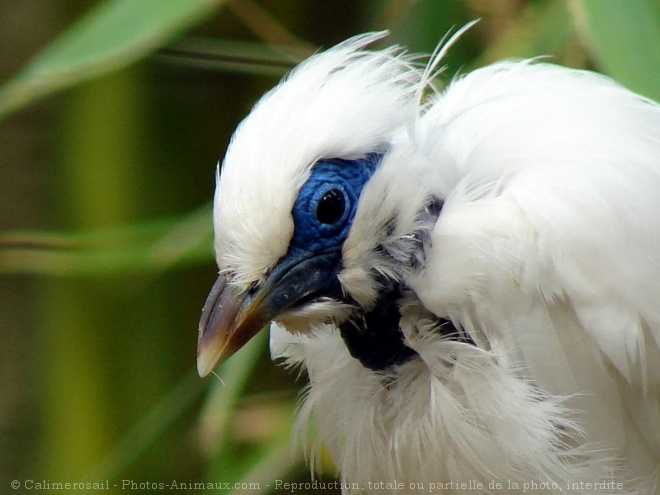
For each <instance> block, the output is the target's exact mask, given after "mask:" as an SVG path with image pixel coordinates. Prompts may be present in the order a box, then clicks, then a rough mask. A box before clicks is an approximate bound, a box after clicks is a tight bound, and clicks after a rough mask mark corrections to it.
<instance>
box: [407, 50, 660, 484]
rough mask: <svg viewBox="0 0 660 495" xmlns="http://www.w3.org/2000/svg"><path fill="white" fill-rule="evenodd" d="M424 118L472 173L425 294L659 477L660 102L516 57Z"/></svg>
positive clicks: (590, 436)
mask: <svg viewBox="0 0 660 495" xmlns="http://www.w3.org/2000/svg"><path fill="white" fill-rule="evenodd" d="M420 127H421V128H422V130H421V133H423V134H424V135H425V137H426V139H427V143H428V147H430V148H433V149H434V156H436V157H439V158H440V160H439V162H438V164H437V165H436V166H439V167H441V168H443V169H447V170H448V171H449V174H448V175H451V176H453V177H456V182H455V183H454V184H452V185H451V186H450V188H451V189H450V191H448V194H449V197H448V198H447V202H446V204H445V208H444V209H443V212H442V214H441V216H440V220H439V222H438V223H437V225H436V228H435V230H434V232H433V249H432V252H431V254H430V259H429V266H428V267H427V271H426V272H425V273H424V275H423V277H422V278H420V279H419V280H417V281H416V285H415V289H416V293H417V294H418V295H419V296H420V298H421V299H422V301H423V302H424V304H425V305H426V306H427V307H428V308H429V309H431V310H432V311H433V312H435V313H436V314H438V315H440V316H450V317H452V318H453V319H454V320H456V321H458V322H461V323H463V324H464V325H465V326H466V327H467V328H468V330H469V331H472V332H474V333H475V334H479V333H485V334H486V337H487V340H488V341H489V342H490V345H491V346H492V348H493V351H494V352H495V354H496V355H499V356H500V357H501V359H503V360H507V361H512V362H513V363H514V364H515V365H516V366H519V367H520V368H521V370H523V373H524V374H527V375H528V376H529V378H530V379H531V380H533V382H534V383H536V384H537V385H538V386H539V387H540V388H541V389H543V390H544V391H546V392H548V393H551V394H555V395H557V396H564V397H566V396H572V398H571V399H570V400H569V402H568V404H569V405H570V407H572V408H574V409H575V410H579V411H582V414H579V415H578V417H577V420H578V421H579V422H580V424H581V425H583V428H584V429H585V435H586V439H587V441H588V442H591V443H592V444H593V445H598V446H599V448H605V449H608V450H609V451H610V452H612V453H613V455H616V456H621V457H623V458H626V459H627V464H628V466H627V468H629V469H630V470H631V471H632V472H637V473H639V475H640V476H644V475H645V476H649V475H653V472H654V470H656V469H657V467H658V463H659V462H660V414H658V411H659V408H660V406H659V400H660V256H659V250H660V107H659V106H658V105H657V104H654V103H652V102H650V101H648V100H645V99H643V98H641V97H637V96H635V95H633V94H632V93H630V92H628V91H626V90H625V89H623V88H621V87H619V86H616V85H615V84H614V83H612V82H610V81H609V80H606V79H604V78H601V77H599V76H597V75H594V74H591V73H587V72H580V71H567V70H565V69H562V68H558V67H554V66H551V65H546V64H529V63H524V62H520V63H510V62H507V63H500V64H496V65H494V66H490V67H488V68H486V69H482V70H479V71H476V72H474V73H472V74H470V75H468V76H466V77H465V78H463V79H461V80H458V81H457V82H455V83H454V84H453V86H452V87H450V88H449V89H448V90H447V91H446V92H445V93H444V94H443V95H441V96H440V98H439V99H438V101H437V103H436V104H435V106H434V107H433V108H432V109H431V110H430V111H429V112H428V113H427V114H426V115H425V116H424V117H423V119H422V121H421V122H420ZM477 336H478V335H477ZM653 459H655V461H654V460H653Z"/></svg>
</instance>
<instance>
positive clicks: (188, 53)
mask: <svg viewBox="0 0 660 495" xmlns="http://www.w3.org/2000/svg"><path fill="white" fill-rule="evenodd" d="M313 53H314V51H313V50H311V49H309V48H308V47H306V46H302V45H300V46H298V45H273V44H266V43H261V42H251V41H235V40H225V39H211V38H185V39H182V40H180V41H178V42H176V43H175V44H173V45H171V46H168V47H166V48H163V49H162V50H160V51H159V52H158V55H159V56H160V58H161V59H162V60H163V61H164V62H166V63H171V64H180V65H185V66H187V67H193V68H198V69H204V70H219V71H228V72H236V73H239V74H259V75H265V76H274V77H278V78H279V77H282V76H283V75H284V74H286V73H287V72H288V71H289V70H291V69H292V68H293V67H294V66H295V65H296V64H298V63H300V62H302V61H303V60H304V59H305V58H307V57H309V56H310V55H312V54H313Z"/></svg>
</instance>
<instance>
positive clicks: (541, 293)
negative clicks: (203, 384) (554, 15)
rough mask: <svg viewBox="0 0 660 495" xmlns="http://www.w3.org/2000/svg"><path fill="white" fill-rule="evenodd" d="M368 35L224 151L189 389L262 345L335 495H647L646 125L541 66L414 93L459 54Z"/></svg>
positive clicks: (654, 386)
mask: <svg viewBox="0 0 660 495" xmlns="http://www.w3.org/2000/svg"><path fill="white" fill-rule="evenodd" d="M457 34H460V33H457ZM382 36H383V33H372V34H366V35H361V36H357V37H354V38H352V39H350V40H348V41H346V42H344V43H341V44H339V45H337V46H335V47H334V48H331V49H329V50H327V51H326V52H323V53H319V54H317V55H314V56H312V57H311V58H310V59H308V60H307V61H305V62H303V63H302V64H301V65H300V66H299V67H297V68H296V69H295V70H294V71H293V72H292V73H291V74H290V75H289V76H288V77H287V78H285V80H284V81H283V82H282V83H281V84H280V85H278V86H277V87H276V88H274V89H273V90H271V91H270V92H269V93H267V94H266V95H265V96H264V97H263V98H262V99H261V100H260V102H259V103H258V104H257V105H256V106H255V107H254V109H253V110H252V112H251V113H250V114H249V115H248V116H247V118H246V119H245V120H244V121H243V122H242V123H241V124H240V126H239V127H238V129H237V130H236V133H235V135H234V137H233V139H232V141H231V143H230V145H229V148H228V150H227V154H226V157H225V159H224V163H223V165H222V169H221V171H220V172H218V177H217V189H216V194H215V199H214V212H213V222H214V229H215V244H214V248H215V253H216V259H217V263H218V265H219V268H220V277H219V279H218V281H217V282H216V284H215V285H214V288H213V290H212V291H211V294H210V295H209V298H208V300H207V302H206V305H205V307H204V310H203V314H202V320H201V322H200V330H199V346H198V369H199V372H200V374H201V375H202V376H204V375H206V374H208V373H210V372H211V370H212V369H213V368H214V367H215V366H216V364H218V362H220V361H221V360H224V359H226V358H227V357H228V356H229V355H231V354H232V353H233V352H234V351H236V350H237V349H238V348H239V347H240V346H241V345H243V344H244V343H245V342H246V341H247V340H248V339H250V338H251V337H252V336H253V335H255V334H256V333H257V332H258V331H259V329H260V328H262V327H263V326H265V325H266V324H268V323H269V322H271V321H272V322H274V323H273V324H272V325H271V354H272V356H273V357H274V358H283V359H284V362H285V363H286V364H287V365H299V366H301V367H302V368H303V369H304V370H306V372H307V374H308V376H309V386H308V389H307V390H306V393H305V395H304V398H303V402H302V404H301V407H300V411H299V417H298V425H299V428H300V431H302V432H303V433H304V434H308V433H310V432H313V440H308V442H309V443H311V450H312V456H311V462H312V464H314V460H315V457H314V454H313V452H314V451H318V448H319V447H322V446H323V447H325V448H327V450H328V451H329V452H330V454H331V456H332V458H333V460H334V462H335V464H336V466H337V467H338V469H339V471H340V473H341V480H342V482H343V483H344V485H343V491H344V493H364V492H367V493H371V494H395V493H396V494H404V493H405V494H408V493H410V494H414V493H429V492H433V491H435V492H440V491H441V489H444V490H446V493H462V492H465V493H468V492H469V493H530V492H531V493H537V494H557V493H570V494H590V495H595V494H604V493H607V494H660V484H659V483H658V478H659V476H660V467H659V466H660V106H659V105H658V104H657V103H654V102H653V101H650V100H649V99H646V98H644V97H641V96H639V95H637V94H634V93H633V92H631V91H629V90H627V89H625V88H623V87H621V86H619V85H618V84H616V83H615V82H613V81H611V80H609V79H607V78H606V77H604V76H601V75H597V74H595V73H592V72H588V71H583V70H572V69H568V68H564V67H559V66H556V65H552V64H549V63H542V62H540V61H534V60H533V61H525V60H523V61H504V62H499V63H495V64H493V65H490V66H488V67H484V68H481V69H478V70H475V71H473V72H471V73H469V74H467V75H463V76H460V77H456V78H455V79H454V80H453V81H452V82H451V84H449V86H448V87H447V88H446V89H444V90H443V91H435V92H429V88H430V87H431V85H432V80H433V79H434V78H435V76H436V75H437V72H438V69H437V68H438V66H439V63H440V61H441V59H442V56H443V55H444V53H445V51H446V50H447V48H448V47H449V46H450V45H451V43H452V42H453V41H454V40H455V38H456V36H454V37H452V39H450V40H449V41H448V42H447V43H445V44H444V45H443V46H442V47H441V48H440V49H439V50H438V52H437V53H436V54H435V55H434V56H432V57H431V60H430V62H429V63H428V65H427V66H426V68H423V67H420V65H419V63H418V62H417V61H418V60H419V58H416V57H414V56H412V55H408V54H406V53H405V51H404V50H402V49H400V48H398V47H392V48H389V49H385V50H382V51H371V50H368V49H367V48H366V47H367V45H369V44H370V43H372V42H374V41H376V40H378V39H380V38H381V37H382ZM429 93H431V94H430V95H429ZM361 490H364V491H361Z"/></svg>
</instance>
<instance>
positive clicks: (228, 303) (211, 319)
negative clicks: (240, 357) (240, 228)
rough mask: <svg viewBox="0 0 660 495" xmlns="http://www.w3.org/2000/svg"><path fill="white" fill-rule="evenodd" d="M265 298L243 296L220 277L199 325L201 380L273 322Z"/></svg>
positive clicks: (198, 350) (261, 296) (209, 297)
mask: <svg viewBox="0 0 660 495" xmlns="http://www.w3.org/2000/svg"><path fill="white" fill-rule="evenodd" d="M264 295H265V291H259V292H257V293H256V294H253V295H252V296H251V295H250V294H247V293H246V294H240V293H239V292H238V291H237V290H236V288H235V287H234V286H232V285H231V284H230V283H228V282H227V278H226V277H225V276H224V275H220V276H219V277H218V280H216V282H215V284H213V288H212V289H211V292H210V293H209V295H208V297H207V298H206V303H205V304H204V309H202V317H201V319H200V322H199V337H198V340H197V371H198V372H199V376H202V377H203V376H206V375H208V374H209V373H210V372H211V371H212V370H213V368H215V367H216V366H217V365H218V364H220V362H221V361H224V360H226V359H227V358H228V357H229V356H231V355H232V354H234V353H235V352H236V351H237V350H238V349H240V348H241V347H243V346H244V345H245V344H246V343H247V342H248V340H250V339H251V338H252V337H254V336H255V335H256V334H257V333H258V332H259V330H261V329H262V328H263V327H264V326H265V325H266V324H267V323H268V322H269V321H270V315H268V314H266V313H267V312H266V311H265V308H266V305H264V304H263V300H264Z"/></svg>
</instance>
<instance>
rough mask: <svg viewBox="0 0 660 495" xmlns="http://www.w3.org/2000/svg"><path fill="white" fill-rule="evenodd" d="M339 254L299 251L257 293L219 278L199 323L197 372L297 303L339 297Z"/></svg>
mask: <svg viewBox="0 0 660 495" xmlns="http://www.w3.org/2000/svg"><path fill="white" fill-rule="evenodd" d="M340 257H341V251H340V250H339V249H338V248H336V249H330V250H326V251H324V252H321V253H307V252H299V253H292V254H291V255H290V256H288V257H286V258H284V259H283V260H281V262H280V263H278V264H277V266H275V268H274V269H273V270H272V271H271V273H270V274H269V275H268V277H267V278H266V280H265V281H264V282H263V284H262V285H261V286H260V287H259V288H258V289H257V290H256V291H255V292H252V291H250V292H243V293H240V292H239V291H238V290H237V289H236V287H234V286H233V285H232V284H230V283H229V282H228V281H227V279H226V277H225V276H224V275H222V274H221V275H220V276H219V277H218V280H217V281H216V282H215V284H214V285H213V288H212V289H211V293H210V294H209V296H208V298H207V299H206V304H204V309H203V310H202V317H201V319H200V322H199V337H198V341H197V371H198V372H199V375H200V376H206V375H208V374H209V373H210V372H211V371H212V370H213V368H215V367H216V366H217V365H218V364H220V363H221V362H222V361H224V360H225V359H227V358H228V357H229V356H231V355H232V354H234V353H235V352H236V351H237V350H239V349H240V348H241V347H243V345H245V344H246V343H247V342H248V340H250V339H251V338H252V337H254V336H255V335H256V334H257V333H258V332H259V330H261V329H262V328H263V327H264V326H266V325H267V324H268V322H269V321H271V320H272V319H274V318H277V316H278V315H280V314H282V313H283V312H286V311H287V310H288V309H290V308H291V307H292V306H295V305H296V304H297V303H299V302H301V301H306V300H308V299H310V298H313V297H316V296H332V295H337V294H340V293H341V289H340V288H339V281H338V279H337V275H336V273H337V265H338V264H339V262H340Z"/></svg>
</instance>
